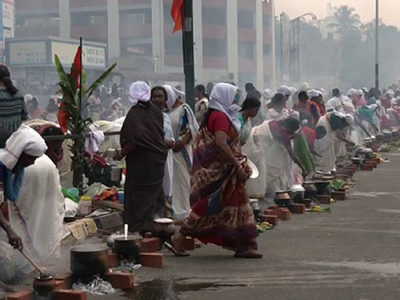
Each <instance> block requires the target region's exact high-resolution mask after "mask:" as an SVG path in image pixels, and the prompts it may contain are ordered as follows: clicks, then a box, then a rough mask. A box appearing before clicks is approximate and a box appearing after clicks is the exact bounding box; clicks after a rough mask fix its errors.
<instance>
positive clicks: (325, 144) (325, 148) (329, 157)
mask: <svg viewBox="0 0 400 300" xmlns="http://www.w3.org/2000/svg"><path fill="white" fill-rule="evenodd" d="M335 114H337V113H335ZM329 115H330V114H328V115H325V116H322V117H321V118H320V119H319V121H318V123H317V126H316V127H319V126H322V127H324V128H325V130H326V135H325V136H324V137H323V138H322V139H319V140H318V139H317V140H316V141H315V143H314V147H315V151H316V152H317V153H318V154H319V155H321V156H322V157H317V156H314V162H315V166H316V167H317V169H319V170H322V171H324V172H330V171H332V170H333V169H335V165H336V159H337V157H338V155H339V154H342V153H343V147H342V146H343V145H342V144H343V142H342V141H340V140H339V139H338V138H337V135H336V132H335V131H333V130H332V128H331V125H330V123H329V121H328V116H329ZM346 130H347V129H346Z"/></svg>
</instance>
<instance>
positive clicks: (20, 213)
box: [8, 122, 65, 274]
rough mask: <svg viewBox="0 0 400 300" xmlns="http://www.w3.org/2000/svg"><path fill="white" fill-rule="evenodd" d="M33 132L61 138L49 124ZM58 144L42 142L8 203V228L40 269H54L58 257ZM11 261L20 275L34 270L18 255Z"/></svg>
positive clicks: (60, 213) (60, 220)
mask: <svg viewBox="0 0 400 300" xmlns="http://www.w3.org/2000/svg"><path fill="white" fill-rule="evenodd" d="M37 131H38V133H39V134H40V135H41V136H42V137H46V136H61V137H62V136H63V135H64V134H63V132H62V131H61V129H60V128H59V127H58V126H57V125H56V124H51V123H49V122H47V124H46V125H42V126H40V127H39V128H38V129H37ZM62 143H63V139H60V140H59V141H47V142H46V145H47V151H46V152H45V154H44V155H42V156H41V157H39V158H38V159H37V160H36V161H35V163H34V165H32V166H30V167H28V168H26V169H25V174H24V178H23V180H22V186H21V190H20V193H19V195H18V198H17V200H16V201H15V202H11V201H8V213H9V219H10V224H11V226H12V227H13V228H14V230H15V231H16V232H17V234H19V235H20V236H21V238H22V240H23V244H24V250H25V253H27V254H28V255H29V257H31V258H32V259H34V260H35V261H36V262H37V263H38V264H39V265H41V266H42V267H49V266H51V265H54V263H55V259H57V258H58V257H59V255H60V246H61V240H62V236H63V220H64V202H65V199H64V196H63V194H62V192H61V183H60V175H59V172H58V170H57V164H58V163H59V162H60V161H61V160H62V158H63V149H62ZM44 233H45V234H44ZM13 261H14V263H15V264H16V265H17V269H18V271H19V272H21V273H24V274H28V273H30V272H32V271H33V270H34V269H33V267H32V265H31V264H30V263H29V262H28V261H27V260H26V259H25V258H24V257H23V256H21V255H20V253H18V252H15V253H14V254H13Z"/></svg>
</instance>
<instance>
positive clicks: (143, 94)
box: [129, 81, 151, 106]
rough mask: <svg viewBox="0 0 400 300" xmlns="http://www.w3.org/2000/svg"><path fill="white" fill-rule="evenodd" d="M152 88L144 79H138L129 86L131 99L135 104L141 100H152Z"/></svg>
mask: <svg viewBox="0 0 400 300" xmlns="http://www.w3.org/2000/svg"><path fill="white" fill-rule="evenodd" d="M150 97H151V90H150V87H149V85H148V84H147V83H146V82H144V81H136V82H133V83H132V84H131V87H130V88H129V101H130V102H131V103H132V105H133V106H135V105H136V104H137V103H138V102H139V101H142V102H148V101H150Z"/></svg>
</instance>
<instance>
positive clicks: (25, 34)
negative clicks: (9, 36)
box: [15, 26, 60, 38]
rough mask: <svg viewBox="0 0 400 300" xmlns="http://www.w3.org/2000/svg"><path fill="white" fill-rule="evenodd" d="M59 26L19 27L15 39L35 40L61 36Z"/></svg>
mask: <svg viewBox="0 0 400 300" xmlns="http://www.w3.org/2000/svg"><path fill="white" fill-rule="evenodd" d="M59 34H60V29H59V26H30V27H17V28H16V29H15V37H17V38H34V37H44V36H59Z"/></svg>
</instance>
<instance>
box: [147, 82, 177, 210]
mask: <svg viewBox="0 0 400 300" xmlns="http://www.w3.org/2000/svg"><path fill="white" fill-rule="evenodd" d="M167 99H168V94H167V91H166V90H165V88H163V87H162V86H156V87H154V88H153V89H152V90H151V102H152V103H153V104H154V105H155V106H157V107H158V108H159V109H160V110H161V111H162V112H163V117H164V138H165V144H166V145H167V148H168V156H167V160H166V162H165V170H164V181H163V188H164V194H165V208H166V215H167V216H168V217H172V216H173V211H172V200H173V199H172V196H173V193H172V192H173V178H174V177H173V175H174V156H173V151H172V149H173V148H174V146H175V137H174V132H173V130H172V125H171V120H170V118H169V116H168V114H167V113H165V112H164V111H165V109H166V108H167Z"/></svg>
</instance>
